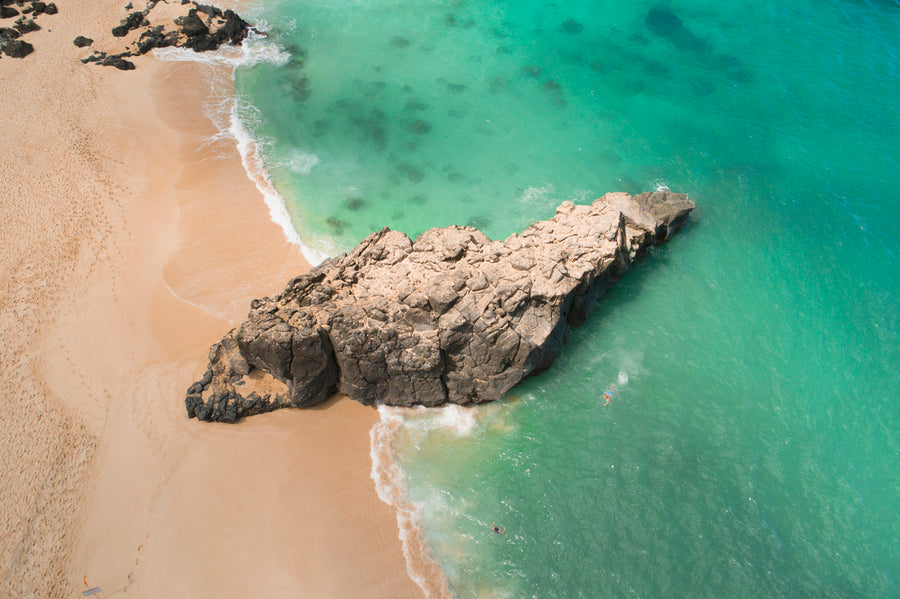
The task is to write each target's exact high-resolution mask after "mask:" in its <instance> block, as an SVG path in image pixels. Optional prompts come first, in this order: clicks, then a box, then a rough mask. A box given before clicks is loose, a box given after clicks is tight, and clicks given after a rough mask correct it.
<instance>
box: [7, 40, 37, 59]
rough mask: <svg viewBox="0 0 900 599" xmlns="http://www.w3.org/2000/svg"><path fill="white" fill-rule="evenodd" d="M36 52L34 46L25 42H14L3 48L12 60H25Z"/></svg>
mask: <svg viewBox="0 0 900 599" xmlns="http://www.w3.org/2000/svg"><path fill="white" fill-rule="evenodd" d="M32 52H34V46H32V45H31V44H29V43H28V42H26V41H24V40H13V41H11V42H7V43H6V45H5V46H3V53H4V54H6V55H7V56H9V57H10V58H24V57H26V56H28V55H29V54H31V53H32Z"/></svg>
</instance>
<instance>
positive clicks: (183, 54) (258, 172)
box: [153, 32, 330, 266]
mask: <svg viewBox="0 0 900 599" xmlns="http://www.w3.org/2000/svg"><path fill="white" fill-rule="evenodd" d="M153 55H154V57H155V58H157V59H158V60H162V61H167V62H182V61H184V62H199V63H202V64H208V65H220V66H225V67H230V68H231V78H232V85H233V81H234V71H235V70H236V69H238V68H241V67H250V66H253V65H255V64H259V63H261V62H270V63H274V64H284V63H286V62H287V61H289V60H290V58H291V56H290V54H289V53H287V52H285V51H284V50H282V49H281V48H280V47H279V46H278V45H277V44H274V43H272V42H271V41H268V39H267V38H266V37H265V36H263V35H260V34H256V33H252V32H251V34H250V35H249V36H248V38H247V39H246V40H245V41H244V43H243V44H242V45H240V46H236V47H235V46H222V47H220V48H219V49H218V50H216V51H215V52H194V51H193V50H189V49H186V48H174V47H172V48H157V49H155V50H153ZM211 103H212V104H214V109H213V110H212V111H210V112H211V113H210V114H209V115H208V116H210V119H211V120H212V122H213V123H214V124H215V125H216V127H217V128H218V130H219V133H218V134H217V135H216V138H217V139H221V138H223V137H229V138H231V139H233V140H234V141H235V144H236V147H237V151H238V153H239V154H240V156H241V163H242V164H243V166H244V170H245V171H246V173H247V177H248V178H249V179H250V180H251V181H252V182H253V184H254V185H255V186H256V188H257V189H258V190H259V192H260V193H261V194H262V196H263V199H264V201H265V203H266V206H267V207H268V208H269V218H270V219H271V220H272V222H274V223H275V224H277V225H278V226H279V227H281V230H282V232H283V233H284V235H285V237H286V238H287V240H288V241H289V242H290V243H293V244H295V245H297V246H299V247H300V250H301V252H302V253H303V256H304V258H306V260H307V261H308V262H309V263H310V264H311V265H313V266H315V265H317V264H319V263H321V262H322V261H323V260H325V259H326V258H328V257H329V255H330V252H326V251H322V250H319V249H316V248H314V247H312V246H311V245H310V244H307V243H305V242H304V241H303V239H302V238H301V237H300V235H299V234H298V233H297V230H296V229H295V228H294V225H293V223H292V222H291V217H290V214H289V213H288V210H287V204H286V203H285V200H284V197H282V195H281V194H280V193H278V190H276V189H275V186H274V185H273V184H272V180H271V178H270V177H269V173H268V171H267V170H266V168H265V164H264V162H263V157H262V154H261V151H260V142H259V141H258V140H256V139H255V138H254V137H253V135H252V134H251V133H250V131H249V130H248V129H247V127H246V126H245V124H244V122H243V120H242V119H241V115H242V114H244V115H246V114H248V113H250V109H249V108H248V107H247V106H242V105H241V104H240V102H239V100H238V99H237V97H236V96H235V95H234V93H233V91H232V92H231V93H229V94H227V95H225V96H224V97H223V98H220V100H219V101H218V102H211ZM242 109H243V110H242ZM223 115H226V118H222V117H223ZM313 157H314V156H313ZM317 161H318V159H316V162H317ZM307 162H309V161H307ZM314 165H315V162H312V164H310V165H309V167H308V168H310V169H311V168H312V166H314ZM316 242H317V243H316V245H317V246H320V247H322V246H325V247H328V246H329V245H330V244H328V243H327V242H326V241H325V240H319V239H316Z"/></svg>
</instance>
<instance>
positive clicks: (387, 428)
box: [369, 405, 449, 599]
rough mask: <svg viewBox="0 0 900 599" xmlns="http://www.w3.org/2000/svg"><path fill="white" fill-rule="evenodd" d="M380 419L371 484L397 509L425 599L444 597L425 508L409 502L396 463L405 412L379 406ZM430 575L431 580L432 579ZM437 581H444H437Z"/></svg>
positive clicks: (373, 434) (372, 442) (372, 446)
mask: <svg viewBox="0 0 900 599" xmlns="http://www.w3.org/2000/svg"><path fill="white" fill-rule="evenodd" d="M378 414H379V416H380V417H381V418H380V419H379V421H378V422H376V423H375V424H374V425H373V426H372V429H371V430H370V431H369V457H370V458H371V460H372V471H371V476H372V480H373V481H375V491H376V493H377V494H378V498H379V499H381V501H383V502H385V503H386V504H388V505H389V506H391V507H392V508H393V509H394V513H395V514H396V515H397V531H398V537H399V538H400V543H401V546H402V548H403V557H404V559H405V560H406V572H407V574H409V577H410V578H411V579H412V580H413V582H415V583H416V584H417V585H419V587H420V588H421V589H422V591H423V592H424V593H425V597H426V599H433V598H437V597H445V596H447V595H448V594H449V592H448V591H447V590H446V589H447V588H448V587H447V584H446V579H445V578H443V574H442V573H441V572H440V568H439V567H438V566H437V564H435V563H434V561H433V560H432V559H431V557H430V555H428V551H427V547H426V546H425V545H424V541H423V540H422V529H421V526H420V525H419V520H420V517H421V515H422V512H423V506H421V505H418V504H415V503H412V502H410V501H409V499H408V496H407V491H406V485H405V484H404V482H403V471H402V470H401V469H400V466H399V465H398V464H397V462H396V461H395V460H394V451H393V440H394V435H395V434H396V432H397V430H398V429H399V428H400V427H401V426H403V422H404V417H403V411H402V410H401V409H400V408H391V407H388V406H383V405H379V406H378ZM429 573H430V574H431V576H429ZM435 577H439V578H441V580H435Z"/></svg>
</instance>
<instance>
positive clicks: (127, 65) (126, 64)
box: [100, 55, 135, 71]
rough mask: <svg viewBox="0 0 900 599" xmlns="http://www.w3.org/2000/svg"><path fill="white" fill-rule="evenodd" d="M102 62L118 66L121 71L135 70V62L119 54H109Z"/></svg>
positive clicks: (106, 64)
mask: <svg viewBox="0 0 900 599" xmlns="http://www.w3.org/2000/svg"><path fill="white" fill-rule="evenodd" d="M100 64H102V65H103V66H107V67H116V68H117V69H119V70H120V71H133V70H134V68H135V67H134V63H133V62H131V61H130V60H125V59H124V58H122V57H121V56H119V55H113V56H107V57H106V58H104V59H103V60H102V61H101V62H100Z"/></svg>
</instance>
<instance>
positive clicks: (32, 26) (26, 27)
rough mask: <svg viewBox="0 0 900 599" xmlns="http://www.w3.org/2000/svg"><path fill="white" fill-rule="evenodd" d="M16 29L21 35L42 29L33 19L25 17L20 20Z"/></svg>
mask: <svg viewBox="0 0 900 599" xmlns="http://www.w3.org/2000/svg"><path fill="white" fill-rule="evenodd" d="M15 27H16V30H17V31H18V32H19V33H30V32H32V31H40V29H41V27H40V25H38V24H37V23H35V22H34V20H33V19H26V18H25V17H22V18H21V19H18V20H17V21H16V25H15Z"/></svg>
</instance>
